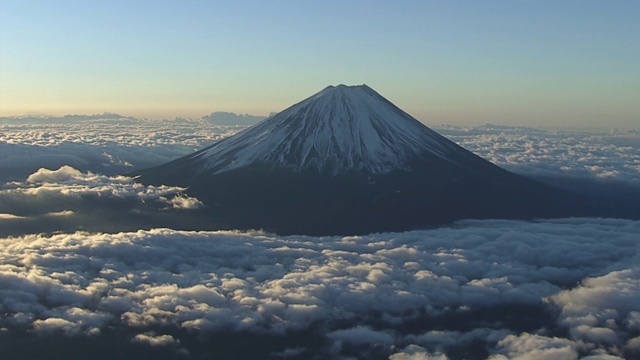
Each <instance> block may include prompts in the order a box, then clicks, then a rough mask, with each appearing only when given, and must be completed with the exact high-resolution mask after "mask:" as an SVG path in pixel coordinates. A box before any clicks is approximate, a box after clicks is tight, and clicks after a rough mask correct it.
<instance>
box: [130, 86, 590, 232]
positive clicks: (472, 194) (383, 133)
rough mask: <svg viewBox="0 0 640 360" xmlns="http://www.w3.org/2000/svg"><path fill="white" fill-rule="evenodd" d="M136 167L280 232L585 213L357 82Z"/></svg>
mask: <svg viewBox="0 0 640 360" xmlns="http://www.w3.org/2000/svg"><path fill="white" fill-rule="evenodd" d="M137 175H140V180H141V181H143V182H146V183H154V184H171V185H180V186H187V187H189V189H188V190H187V192H188V193H189V194H191V195H194V196H197V197H198V198H200V199H201V200H202V201H204V202H205V203H206V204H208V205H209V210H210V211H211V217H212V221H215V222H216V223H219V224H220V226H221V227H224V228H264V229H267V230H271V231H276V232H280V233H307V234H336V233H338V234H343V233H366V232H374V231H389V230H394V231H399V230H407V229H412V228H416V227H424V226H430V225H437V224H443V223H448V222H451V221H454V220H457V219H462V218H531V217H556V216H569V215H571V216H575V215H585V214H588V213H589V210H588V209H589V208H590V205H589V204H587V203H586V202H584V201H583V200H582V199H580V198H578V197H577V196H574V195H572V194H570V193H566V192H562V191H560V190H557V189H555V188H552V187H550V186H547V185H543V184H541V183H538V182H535V181H533V180H530V179H527V178H524V177H522V176H519V175H515V174H512V173H510V172H507V171H505V170H503V169H501V168H499V167H497V166H495V165H493V164H491V163H489V162H487V161H485V160H483V159H481V158H479V157H478V156H476V155H474V154H472V153H471V152H469V151H467V150H465V149H463V148H461V147H460V146H458V145H456V144H455V143H453V142H451V141H449V140H448V139H446V138H444V137H443V136H441V135H439V134H437V133H435V132H434V131H432V130H431V129H429V128H428V127H426V126H425V125H423V124H422V123H420V122H418V121H417V120H415V119H414V118H412V117H411V116H410V115H408V114H407V113H405V112H403V111H402V110H400V109H399V108H397V107H396V106H395V105H393V104H391V103H390V102H389V101H388V100H386V99H385V98H383V97H382V96H380V95H379V94H378V93H376V92H375V91H374V90H372V89H371V88H369V87H367V86H366V85H362V86H344V85H339V86H336V87H333V86H330V87H327V88H325V89H324V90H322V91H320V92H319V93H317V94H315V95H313V96H311V97H309V98H307V99H305V100H303V101H301V102H300V103H298V104H295V105H293V106H291V107H289V108H288V109H286V110H284V111H282V112H280V113H278V114H276V115H274V116H272V117H270V118H268V119H266V120H265V121H263V122H261V123H259V124H257V125H255V126H253V127H251V128H249V129H247V130H245V131H243V132H240V133H238V134H236V135H234V136H232V137H229V138H226V139H224V140H221V141H219V142H217V143H215V144H213V145H211V146H210V147H208V148H205V149H203V150H201V151H198V152H196V153H194V154H191V155H188V156H186V157H183V158H181V159H178V160H175V161H173V162H170V163H168V164H165V165H161V166H159V167H156V168H151V169H147V170H142V171H140V172H138V173H137Z"/></svg>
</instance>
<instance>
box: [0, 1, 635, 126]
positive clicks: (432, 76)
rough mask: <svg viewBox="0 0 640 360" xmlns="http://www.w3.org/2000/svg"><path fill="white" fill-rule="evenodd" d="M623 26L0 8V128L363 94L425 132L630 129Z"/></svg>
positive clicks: (616, 11)
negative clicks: (30, 120) (29, 117)
mask: <svg viewBox="0 0 640 360" xmlns="http://www.w3.org/2000/svg"><path fill="white" fill-rule="evenodd" d="M638 19H640V2H639V1H637V0H619V1H605V0H601V1H592V0H563V1H558V0H548V1H546V0H540V1H534V0H510V1H506V0H505V1H501V0H500V1H499V0H487V1H476V0H473V1H472V0H469V1H444V0H443V1H425V0H422V1H373V0H372V1H359V0H357V1H334V0H325V1H257V0H256V1H233V2H231V1H224V2H223V1H159V0H155V1H116V0H111V1H84V0H83V1H63V0H58V1H19V0H5V1H3V4H2V6H1V7H0V115H2V116H7V115H17V114H23V113H27V112H42V113H48V114H54V115H62V114H67V113H83V114H84V113H101V112H104V111H109V112H118V113H121V114H124V115H133V116H140V117H148V118H173V117H175V116H185V117H200V116H202V115H205V114H208V113H210V112H213V111H233V112H238V113H251V114H257V115H259V114H264V115H266V114H268V113H269V112H271V111H280V110H282V109H284V108H286V107H288V106H289V105H291V104H293V103H295V102H298V101H300V100H302V99H303V98H306V97H307V96H309V95H311V94H313V93H315V92H317V91H319V90H321V89H322V88H324V87H325V86H327V85H330V84H334V85H335V84H340V83H344V84H362V83H366V84H368V85H369V86H371V87H373V88H374V89H375V90H377V91H378V92H380V93H381V94H382V95H383V96H385V97H387V98H388V99H389V100H391V101H392V102H394V103H395V104H397V105H398V106H400V107H401V108H403V109H404V110H406V111H407V112H409V113H410V114H412V115H413V116H415V117H416V118H418V119H420V120H422V121H424V122H425V123H427V124H439V123H451V124H478V123H485V122H492V123H499V124H508V125H532V126H536V125H537V126H541V125H558V126H618V127H640V105H638V104H640V101H639V99H640V65H639V64H640V38H639V37H640V21H638Z"/></svg>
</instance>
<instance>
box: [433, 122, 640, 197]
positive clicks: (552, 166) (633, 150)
mask: <svg viewBox="0 0 640 360" xmlns="http://www.w3.org/2000/svg"><path fill="white" fill-rule="evenodd" d="M435 130H437V131H440V132H442V133H443V134H444V135H446V136H447V137H449V138H450V139H451V140H453V141H455V142H457V143H458V144H460V145H461V146H463V147H465V148H467V149H468V150H471V151H472V152H474V153H476V154H478V155H480V156H481V157H483V158H485V159H487V160H489V161H491V162H493V163H495V164H497V165H499V166H502V167H504V168H506V169H508V170H511V171H514V172H517V173H520V174H524V175H529V176H537V177H540V176H543V177H544V176H546V177H573V178H587V179H593V180H597V181H609V180H620V181H625V182H628V183H631V184H635V185H637V186H640V160H639V159H640V132H637V131H635V132H634V131H629V132H626V133H620V132H609V133H602V132H600V133H598V132H579V131H545V130H539V129H531V128H520V127H508V126H496V125H484V126H479V127H473V128H460V127H453V126H443V127H439V128H435Z"/></svg>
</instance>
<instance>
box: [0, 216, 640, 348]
mask: <svg viewBox="0 0 640 360" xmlns="http://www.w3.org/2000/svg"><path fill="white" fill-rule="evenodd" d="M639 233H640V222H634V221H624V220H602V219H565V220H557V221H549V222H537V223H527V222H516V221H489V220H487V221H465V222H461V223H459V224H458V225H457V226H455V227H452V228H441V229H434V230H427V231H413V232H407V233H391V234H372V235H368V236H362V237H323V238H314V237H306V236H289V237H281V236H277V235H273V234H267V233H259V232H258V233H255V232H254V233H239V232H192V231H176V230H169V229H154V230H150V231H138V232H128V233H117V234H106V233H97V234H92V233H81V232H79V233H72V234H57V235H52V236H42V235H27V236H21V237H13V238H5V239H1V240H0V256H1V257H2V259H1V260H0V264H2V265H0V299H2V300H1V301H2V302H1V303H0V313H2V314H3V315H2V317H1V318H0V326H1V327H3V328H4V329H5V332H8V333H12V332H20V331H21V332H24V333H25V334H27V335H25V336H27V337H28V336H32V337H38V336H39V335H38V334H41V335H46V336H61V337H62V338H65V337H71V338H74V339H76V340H77V339H95V338H100V337H101V336H105V335H104V334H105V332H112V331H114V330H113V329H122V331H121V334H126V336H125V335H123V338H122V341H124V342H125V343H126V344H130V346H145V347H153V348H165V349H168V350H170V351H172V352H173V353H174V354H181V355H180V356H185V357H195V358H198V356H199V355H198V354H201V353H202V351H205V350H204V349H207V348H206V346H205V345H203V344H206V342H205V343H201V342H198V341H200V340H194V339H198V338H200V339H204V338H210V337H220V336H227V337H228V336H231V335H229V334H235V336H237V338H235V339H236V340H234V341H242V340H238V339H245V340H246V339H248V337H254V339H261V338H264V337H274V338H275V339H280V340H279V341H275V340H274V341H270V342H265V344H262V345H260V346H258V345H256V348H255V349H254V350H256V351H258V350H260V352H261V353H262V355H264V356H263V357H266V356H272V357H274V358H278V357H280V358H282V357H293V358H295V357H300V358H308V357H309V356H310V355H311V354H318V356H320V357H333V358H340V357H349V356H356V357H360V358H385V357H389V356H392V358H393V359H417V358H420V359H422V358H427V359H431V358H433V359H445V358H452V359H454V358H463V357H466V358H482V357H477V356H485V357H487V356H492V357H493V358H494V359H503V358H515V357H517V356H521V357H522V358H537V359H541V358H545V357H546V358H559V357H558V356H563V357H564V358H569V359H577V358H580V357H586V356H594V355H598V356H603V355H604V354H608V355H610V356H618V357H625V356H627V357H629V356H635V355H637V354H638V350H639V348H638V345H639V344H640V341H639V340H638V339H639V338H638V336H640V325H639V324H640V311H639V309H638V308H637V304H638V303H640V269H638V265H637V264H638V261H637V260H638V256H639V249H640V248H639V246H640V245H639V243H638V235H637V234H639ZM554 309H557V310H554ZM554 314H555V315H554ZM206 334H210V335H206ZM7 336H8V335H7ZM285 338H286V339H289V341H286V342H284V343H283V342H282V339H285ZM0 339H1V337H0ZM310 339H315V340H313V341H312V340H310ZM77 341H81V340H77ZM86 341H89V340H86ZM256 341H257V340H256ZM229 343H233V341H230V342H229ZM194 344H195V345H194ZM198 344H199V345H198ZM219 346H222V347H224V345H219ZM227 346H230V345H227ZM474 349H476V350H474ZM477 349H480V350H479V351H478V350H477ZM209 350H211V349H209ZM209 350H207V351H209ZM465 351H467V352H471V353H473V352H474V351H475V353H476V354H478V355H477V356H476V357H473V356H469V355H468V354H467V355H465ZM176 356H177V355H176ZM601 358H604V357H601Z"/></svg>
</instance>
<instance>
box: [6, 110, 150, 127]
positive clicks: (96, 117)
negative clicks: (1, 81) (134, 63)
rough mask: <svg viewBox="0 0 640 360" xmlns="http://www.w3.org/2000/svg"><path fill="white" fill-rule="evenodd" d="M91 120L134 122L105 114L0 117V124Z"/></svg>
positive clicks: (125, 117) (120, 116) (111, 114)
mask: <svg viewBox="0 0 640 360" xmlns="http://www.w3.org/2000/svg"><path fill="white" fill-rule="evenodd" d="M92 120H125V121H135V120H137V119H136V118H133V117H131V116H122V115H120V114H115V113H109V112H105V113H102V114H93V115H63V116H49V115H42V114H41V115H24V116H3V117H0V124H67V123H78V122H85V121H92Z"/></svg>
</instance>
